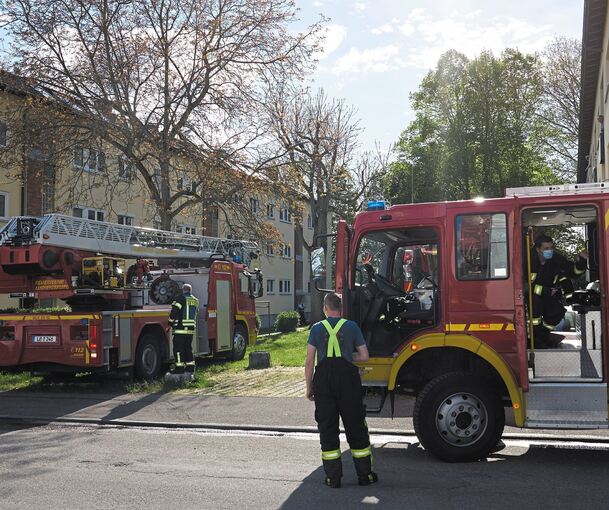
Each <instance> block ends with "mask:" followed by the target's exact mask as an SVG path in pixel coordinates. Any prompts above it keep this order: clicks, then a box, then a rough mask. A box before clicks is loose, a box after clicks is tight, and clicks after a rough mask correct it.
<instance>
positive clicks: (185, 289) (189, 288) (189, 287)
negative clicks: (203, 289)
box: [182, 283, 192, 293]
mask: <svg viewBox="0 0 609 510" xmlns="http://www.w3.org/2000/svg"><path fill="white" fill-rule="evenodd" d="M182 292H184V293H187V292H192V285H190V283H185V284H184V285H182Z"/></svg>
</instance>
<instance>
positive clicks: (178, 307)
mask: <svg viewBox="0 0 609 510" xmlns="http://www.w3.org/2000/svg"><path fill="white" fill-rule="evenodd" d="M171 306H175V307H176V308H177V309H178V310H181V309H182V303H179V302H178V301H174V302H173V303H171Z"/></svg>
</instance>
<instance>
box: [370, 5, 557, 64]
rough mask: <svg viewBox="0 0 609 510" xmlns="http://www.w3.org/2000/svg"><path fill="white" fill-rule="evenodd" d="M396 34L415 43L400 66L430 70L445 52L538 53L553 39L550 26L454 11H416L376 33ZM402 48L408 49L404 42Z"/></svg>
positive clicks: (374, 32) (480, 13)
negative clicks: (513, 50) (510, 50)
mask: <svg viewBox="0 0 609 510" xmlns="http://www.w3.org/2000/svg"><path fill="white" fill-rule="evenodd" d="M391 32H396V33H398V32H399V33H400V34H401V35H402V36H404V37H406V38H407V39H409V42H410V41H412V44H408V46H407V47H408V48H409V50H408V52H407V54H406V55H405V57H404V59H403V60H401V61H399V62H396V64H397V65H402V66H414V67H419V68H424V69H429V68H432V67H434V66H435V64H436V63H437V61H438V58H439V57H440V55H442V53H444V52H445V51H447V50H449V49H451V48H452V49H455V50H457V51H460V52H461V53H464V54H466V55H467V56H468V57H474V56H475V55H478V54H479V53H480V51H482V50H491V51H493V52H494V53H499V52H501V51H502V50H503V49H504V48H506V47H517V48H519V49H520V50H521V51H525V52H534V51H538V50H540V49H542V48H543V47H544V46H545V45H546V44H547V42H548V41H549V40H550V39H551V38H552V36H553V32H552V30H551V27H550V26H549V25H543V24H534V23H533V22H531V21H528V20H526V19H524V18H514V17H510V18H501V19H499V18H491V19H488V18H487V19H485V18H483V13H482V11H481V10H473V11H470V12H458V11H453V12H451V13H449V14H446V15H444V16H438V15H437V14H432V13H431V12H428V11H426V10H425V9H422V8H416V9H412V10H411V11H410V12H409V13H408V14H407V16H406V19H405V20H402V21H398V20H395V19H393V20H391V22H390V23H386V24H385V25H382V26H380V27H377V28H375V29H373V30H372V33H373V34H383V33H391ZM399 45H400V46H402V47H403V46H405V45H404V44H403V42H400V43H399Z"/></svg>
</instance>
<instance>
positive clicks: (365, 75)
mask: <svg viewBox="0 0 609 510" xmlns="http://www.w3.org/2000/svg"><path fill="white" fill-rule="evenodd" d="M296 3H297V5H298V7H299V8H300V9H301V11H300V18H301V19H302V21H304V22H312V21H313V20H315V19H316V18H317V17H318V16H319V14H323V15H324V16H326V17H327V18H330V21H329V22H328V23H327V25H326V40H325V43H324V50H323V52H322V53H321V54H320V55H319V56H318V58H319V65H318V69H317V71H316V72H315V74H314V75H313V76H312V80H313V83H312V86H313V87H323V88H324V89H325V90H326V92H327V93H328V95H330V96H333V97H337V98H344V99H345V100H346V101H347V102H348V103H350V104H352V105H353V106H355V108H356V109H357V111H358V116H359V118H360V119H361V125H362V127H363V128H364V129H365V131H364V133H363V134H362V137H361V141H362V149H372V148H373V147H374V145H375V143H376V142H378V143H379V144H380V145H381V147H382V148H387V147H389V146H390V145H391V144H392V143H394V142H395V141H396V140H397V138H398V137H399V134H400V133H401V131H402V130H403V129H404V128H405V127H406V126H407V124H408V122H409V121H410V120H412V118H413V115H412V112H411V110H410V104H409V94H410V92H412V91H415V90H416V89H417V88H418V85H419V83H420V81H421V79H422V77H423V76H424V75H425V74H426V73H427V71H428V70H430V69H433V68H434V67H435V65H436V63H437V61H438V57H439V56H440V55H441V54H442V53H444V52H445V51H447V50H449V49H451V48H454V49H456V50H458V51H460V52H463V53H464V54H466V55H467V56H469V57H474V56H475V55H477V54H478V53H480V51H482V50H492V51H493V52H495V53H496V54H498V53H500V52H501V51H502V50H503V49H504V48H507V47H516V48H518V49H519V50H521V51H523V52H535V51H539V50H541V49H543V47H544V46H545V45H546V44H547V42H548V41H550V40H551V39H552V38H553V37H554V36H556V35H564V36H567V37H576V38H581V33H582V18H583V6H584V0H527V1H525V0H510V1H505V0H503V1H500V0H458V1H455V0H433V1H430V0H427V1H423V0H355V1H354V0H296Z"/></svg>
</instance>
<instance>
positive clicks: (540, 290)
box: [533, 285, 543, 296]
mask: <svg viewBox="0 0 609 510" xmlns="http://www.w3.org/2000/svg"><path fill="white" fill-rule="evenodd" d="M533 292H534V293H535V294H537V295H538V296H541V294H542V293H543V285H535V289H534V290H533Z"/></svg>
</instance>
